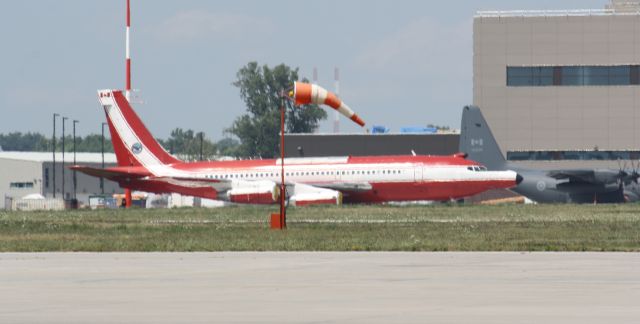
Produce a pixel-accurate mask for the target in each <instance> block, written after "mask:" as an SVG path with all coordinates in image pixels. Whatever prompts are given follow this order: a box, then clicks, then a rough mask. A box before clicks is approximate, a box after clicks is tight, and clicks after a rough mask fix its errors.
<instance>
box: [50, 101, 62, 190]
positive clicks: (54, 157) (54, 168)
mask: <svg viewBox="0 0 640 324" xmlns="http://www.w3.org/2000/svg"><path fill="white" fill-rule="evenodd" d="M56 117H60V114H57V113H54V114H53V136H52V137H51V152H52V153H53V168H52V169H53V170H52V171H53V172H52V173H53V174H52V176H53V187H52V188H53V198H54V199H55V198H56Z"/></svg>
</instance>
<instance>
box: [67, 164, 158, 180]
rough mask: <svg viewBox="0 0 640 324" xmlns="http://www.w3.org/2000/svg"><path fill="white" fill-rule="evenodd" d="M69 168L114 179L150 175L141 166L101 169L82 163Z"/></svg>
mask: <svg viewBox="0 0 640 324" xmlns="http://www.w3.org/2000/svg"><path fill="white" fill-rule="evenodd" d="M69 169H71V170H74V171H79V172H82V173H84V174H88V175H90V176H94V177H101V178H107V179H110V180H116V181H117V180H120V179H136V178H144V177H146V176H149V175H151V174H150V173H149V171H146V170H144V169H143V168H142V167H114V168H106V169H101V168H92V167H88V166H82V165H74V166H71V167H69Z"/></svg>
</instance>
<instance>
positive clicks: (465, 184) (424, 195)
mask: <svg viewBox="0 0 640 324" xmlns="http://www.w3.org/2000/svg"><path fill="white" fill-rule="evenodd" d="M515 185H516V183H515V180H482V181H480V180H479V181H469V180H463V181H437V182H436V181H434V182H414V183H407V182H393V183H391V182H389V183H383V182H380V183H373V184H372V185H371V186H372V188H373V189H372V190H370V191H364V192H358V191H344V192H343V193H344V198H343V202H345V203H381V202H387V201H414V200H432V201H448V200H451V199H461V198H465V197H470V196H473V195H476V194H479V193H481V192H484V191H486V190H489V189H501V188H504V189H506V188H511V187H513V186H515Z"/></svg>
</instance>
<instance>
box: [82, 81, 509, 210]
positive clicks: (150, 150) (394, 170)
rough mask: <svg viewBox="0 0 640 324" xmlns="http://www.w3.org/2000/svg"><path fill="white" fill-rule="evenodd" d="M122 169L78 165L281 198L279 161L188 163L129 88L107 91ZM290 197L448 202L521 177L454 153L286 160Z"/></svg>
mask: <svg viewBox="0 0 640 324" xmlns="http://www.w3.org/2000/svg"><path fill="white" fill-rule="evenodd" d="M98 95H99V100H100V103H101V105H102V107H103V108H104V110H105V113H106V116H107V121H108V123H109V130H110V132H111V140H112V143H113V148H114V151H115V153H116V157H117V160H118V166H117V167H112V168H106V169H99V168H90V167H84V166H73V167H72V169H74V170H77V171H81V172H84V173H86V174H89V175H92V176H96V177H104V178H107V179H110V180H113V181H117V182H118V183H119V184H120V186H121V187H123V188H128V189H133V190H139V191H146V192H153V193H171V192H175V193H180V194H183V195H189V196H196V197H202V198H209V199H218V200H225V201H230V202H235V203H248V204H272V203H277V202H278V201H279V197H280V194H281V193H280V190H279V187H280V186H279V185H280V179H281V177H280V170H281V164H280V160H279V159H269V160H238V161H212V162H183V161H180V160H178V159H176V158H175V157H173V156H172V155H170V154H169V153H167V152H166V151H165V150H164V149H163V148H162V146H160V144H159V143H158V142H157V141H156V140H155V139H154V137H153V136H152V135H151V133H150V132H149V130H148V129H147V128H146V127H145V125H144V124H143V123H142V121H141V120H140V118H139V117H138V115H137V114H136V113H135V112H134V110H133V109H132V107H131V106H130V104H129V102H128V101H127V99H126V98H125V97H124V95H123V94H122V92H121V91H116V90H101V91H99V92H98ZM285 177H286V178H285V181H286V185H287V198H288V199H289V203H290V204H292V205H298V206H300V205H309V204H341V203H342V202H343V200H344V202H349V203H380V202H386V201H413V200H432V201H447V200H451V199H460V198H463V197H468V196H471V195H474V194H477V193H480V192H483V191H486V190H488V189H496V188H510V187H513V186H515V185H516V184H517V183H518V182H519V180H520V179H521V178H520V177H519V176H518V175H517V174H516V173H515V172H513V171H487V169H486V168H485V167H483V166H481V165H480V164H478V163H476V162H473V161H469V160H466V159H465V156H464V155H462V154H457V155H453V156H414V155H398V156H368V157H350V156H349V157H333V158H286V159H285Z"/></svg>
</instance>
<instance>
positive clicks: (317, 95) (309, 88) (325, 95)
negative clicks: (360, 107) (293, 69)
mask: <svg viewBox="0 0 640 324" xmlns="http://www.w3.org/2000/svg"><path fill="white" fill-rule="evenodd" d="M293 100H294V101H295V103H296V105H307V104H316V105H327V106H329V107H331V108H333V109H335V110H337V111H338V112H340V113H341V114H342V115H343V116H345V117H347V118H349V119H351V120H352V121H354V122H355V123H356V124H358V125H360V126H362V127H364V125H365V124H364V121H363V120H362V119H361V118H360V117H358V115H356V113H354V112H353V110H351V108H349V106H347V104H345V103H344V102H342V100H340V98H338V96H336V95H335V94H333V93H331V92H329V91H327V90H326V89H324V88H323V87H320V86H318V85H315V84H309V83H303V82H296V83H295V84H294V87H293Z"/></svg>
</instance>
